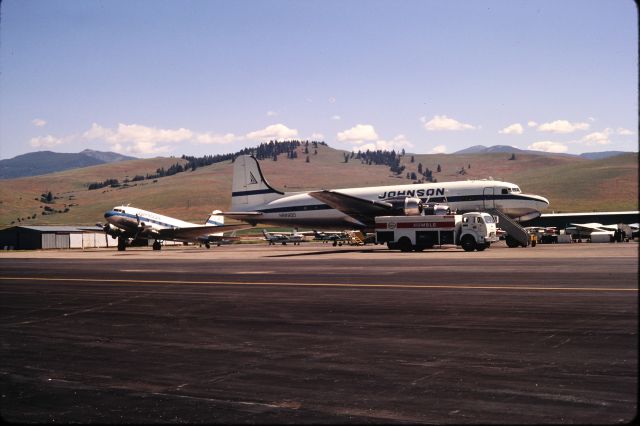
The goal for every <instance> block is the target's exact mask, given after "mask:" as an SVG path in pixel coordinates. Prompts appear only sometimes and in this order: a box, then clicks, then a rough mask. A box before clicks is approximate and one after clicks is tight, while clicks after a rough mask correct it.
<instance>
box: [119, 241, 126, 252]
mask: <svg viewBox="0 0 640 426" xmlns="http://www.w3.org/2000/svg"><path fill="white" fill-rule="evenodd" d="M126 249H127V239H126V238H118V251H125V250H126Z"/></svg>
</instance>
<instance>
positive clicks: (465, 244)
mask: <svg viewBox="0 0 640 426" xmlns="http://www.w3.org/2000/svg"><path fill="white" fill-rule="evenodd" d="M460 245H461V246H462V248H463V249H464V251H474V250H475V249H476V240H475V238H473V237H472V236H471V235H465V236H464V237H462V241H460Z"/></svg>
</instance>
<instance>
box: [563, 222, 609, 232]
mask: <svg viewBox="0 0 640 426" xmlns="http://www.w3.org/2000/svg"><path fill="white" fill-rule="evenodd" d="M570 225H571V226H575V227H576V228H580V229H583V230H586V231H598V232H602V231H611V230H610V229H605V228H604V227H603V226H602V224H600V223H570Z"/></svg>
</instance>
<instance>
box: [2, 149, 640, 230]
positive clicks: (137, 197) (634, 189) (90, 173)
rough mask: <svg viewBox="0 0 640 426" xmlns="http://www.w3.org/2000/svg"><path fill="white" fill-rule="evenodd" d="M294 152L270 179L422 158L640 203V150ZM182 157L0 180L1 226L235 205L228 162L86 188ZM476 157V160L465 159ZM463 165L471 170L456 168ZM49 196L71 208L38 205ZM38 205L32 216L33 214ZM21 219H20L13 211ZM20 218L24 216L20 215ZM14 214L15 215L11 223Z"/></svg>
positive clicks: (362, 178)
mask: <svg viewBox="0 0 640 426" xmlns="http://www.w3.org/2000/svg"><path fill="white" fill-rule="evenodd" d="M302 149H303V148H300V152H299V156H298V158H297V159H295V160H289V159H287V158H286V157H285V156H280V157H279V158H278V161H273V160H264V161H262V162H261V167H262V170H263V172H264V174H265V176H266V178H267V180H268V181H269V183H270V184H271V185H273V186H274V187H276V188H279V189H282V190H284V191H302V190H309V189H329V188H346V187H357V186H371V185H387V184H394V183H395V184H407V183H411V181H410V180H408V179H407V178H406V173H407V172H412V171H416V172H417V168H418V164H419V163H422V165H423V168H429V169H431V170H434V171H435V170H436V168H437V166H438V164H439V165H440V166H441V169H442V171H441V172H440V173H434V177H435V178H436V179H437V180H438V181H440V182H444V181H452V180H466V179H488V178H490V177H493V178H496V179H503V180H506V181H509V182H513V183H516V184H518V185H520V187H521V188H522V190H523V192H529V193H534V194H539V195H543V196H545V197H547V198H548V199H549V200H550V202H551V206H550V208H549V211H556V212H558V211H562V212H575V211H616V210H637V209H638V162H637V160H638V158H637V155H635V154H628V155H622V156H619V157H614V158H609V159H606V160H586V159H581V158H579V157H570V156H563V155H551V156H549V155H534V154H518V155H517V158H516V160H509V159H508V158H509V157H510V154H466V155H462V154H460V155H457V154H438V155H426V154H425V155H414V159H415V161H414V162H413V163H412V162H411V155H410V154H407V155H405V156H404V157H403V158H402V164H403V165H405V166H406V170H405V171H404V173H403V174H402V175H401V176H398V177H396V176H393V175H392V173H391V172H390V171H389V168H388V167H386V166H373V165H372V166H368V165H363V164H361V163H360V161H358V160H355V158H354V159H351V160H350V161H349V162H348V163H344V151H339V150H335V149H332V148H329V147H326V146H320V147H319V148H318V154H317V155H310V156H309V157H310V162H309V163H306V162H305V157H306V156H305V155H304V154H303V153H302ZM177 161H182V160H179V159H176V158H153V159H146V160H133V161H127V162H121V163H112V164H106V165H100V166H93V167H86V168H82V169H75V170H69V171H65V172H60V173H53V174H49V175H43V176H36V177H29V178H20V179H11V180H0V227H6V226H11V225H12V224H13V225H16V224H38V225H47V224H82V225H93V224H95V223H97V222H103V221H104V218H103V214H104V212H105V211H107V210H108V209H110V208H111V207H113V206H115V205H118V204H128V203H130V204H132V205H135V206H136V207H140V208H144V209H148V210H154V211H157V212H159V213H162V214H166V215H169V216H175V217H178V218H181V219H184V220H189V221H193V222H201V221H204V220H205V218H206V217H207V216H208V214H209V212H211V210H213V209H216V208H217V209H221V210H225V209H228V208H229V205H230V202H231V199H230V196H231V195H230V192H231V174H232V167H233V165H232V164H231V162H224V163H218V164H215V165H212V166H207V167H202V168H198V169H197V170H195V171H193V172H191V171H187V172H183V173H178V174H176V175H174V176H169V177H163V178H159V179H157V181H156V182H153V181H151V180H144V181H139V182H133V183H131V185H132V186H130V187H121V188H102V189H96V190H91V191H90V190H88V189H87V184H89V183H91V182H100V181H103V180H105V179H108V178H115V179H118V180H119V181H120V182H122V181H123V180H124V179H125V177H129V179H131V178H133V176H135V175H144V174H146V173H153V172H155V170H156V169H157V168H159V167H164V168H165V169H166V168H168V167H169V166H170V165H172V164H174V163H176V162H177ZM469 166H470V167H469ZM462 168H464V170H465V174H460V173H458V171H460V170H461V169H462ZM48 191H51V192H52V193H53V195H54V196H56V197H58V198H56V199H55V200H54V203H53V204H44V203H43V202H41V201H40V194H43V193H47V192H48ZM45 206H49V207H51V208H53V209H56V210H64V209H65V208H68V209H69V211H68V212H67V213H56V214H51V215H42V211H43V210H44V207H45ZM34 215H35V218H33V219H32V218H31V217H33V216H34ZM18 218H20V219H21V220H20V221H18V220H17V219H18ZM23 218H24V220H23ZM12 222H13V223H12Z"/></svg>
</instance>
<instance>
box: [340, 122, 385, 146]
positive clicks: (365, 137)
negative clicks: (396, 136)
mask: <svg viewBox="0 0 640 426" xmlns="http://www.w3.org/2000/svg"><path fill="white" fill-rule="evenodd" d="M376 139H378V134H377V133H376V130H375V129H374V128H373V126H372V125H370V124H357V125H355V126H354V127H352V128H350V129H347V130H345V131H343V132H340V133H338V141H340V142H355V143H361V142H363V141H374V140H376Z"/></svg>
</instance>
